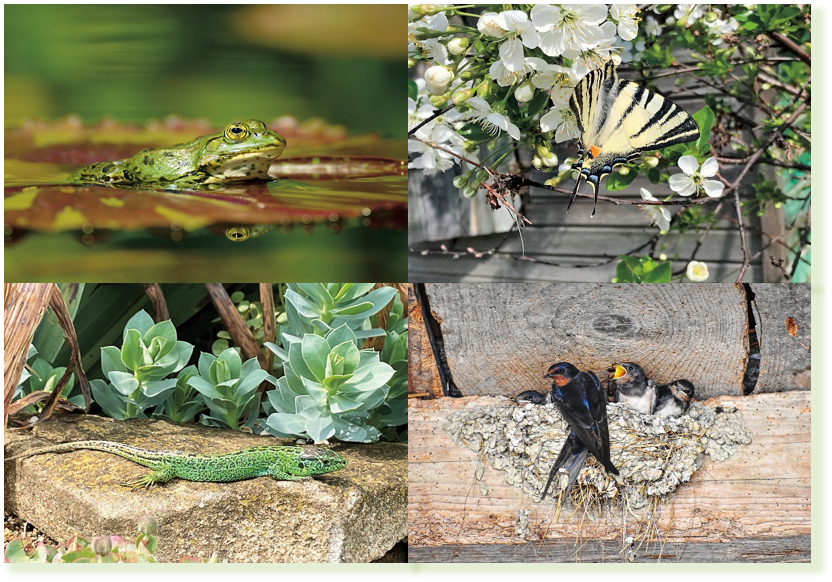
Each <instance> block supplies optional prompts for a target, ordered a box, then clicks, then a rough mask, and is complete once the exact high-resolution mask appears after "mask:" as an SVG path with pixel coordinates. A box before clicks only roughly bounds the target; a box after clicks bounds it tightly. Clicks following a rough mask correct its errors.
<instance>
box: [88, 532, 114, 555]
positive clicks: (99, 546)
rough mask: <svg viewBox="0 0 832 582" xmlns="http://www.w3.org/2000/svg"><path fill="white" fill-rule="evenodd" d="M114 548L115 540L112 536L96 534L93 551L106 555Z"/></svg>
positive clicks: (93, 539)
mask: <svg viewBox="0 0 832 582" xmlns="http://www.w3.org/2000/svg"><path fill="white" fill-rule="evenodd" d="M112 549H113V542H112V541H111V540H110V536H96V537H94V538H92V551H93V552H95V553H96V554H98V555H99V556H106V555H107V554H109V553H110V552H111V551H112Z"/></svg>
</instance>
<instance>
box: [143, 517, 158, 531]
mask: <svg viewBox="0 0 832 582" xmlns="http://www.w3.org/2000/svg"><path fill="white" fill-rule="evenodd" d="M157 527H158V526H157V524H156V520H155V519H153V518H152V517H143V518H141V519H140V520H139V532H140V533H143V534H151V535H153V534H155V533H156V528H157Z"/></svg>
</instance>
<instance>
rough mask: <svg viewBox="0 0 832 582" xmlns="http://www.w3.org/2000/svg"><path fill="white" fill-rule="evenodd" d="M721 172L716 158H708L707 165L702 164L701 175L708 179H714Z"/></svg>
mask: <svg viewBox="0 0 832 582" xmlns="http://www.w3.org/2000/svg"><path fill="white" fill-rule="evenodd" d="M718 171H719V163H718V162H717V161H716V158H713V157H712V158H708V159H707V160H705V163H703V164H702V170H701V172H700V173H701V174H702V175H703V176H705V177H706V178H713V177H714V176H716V173H717V172H718Z"/></svg>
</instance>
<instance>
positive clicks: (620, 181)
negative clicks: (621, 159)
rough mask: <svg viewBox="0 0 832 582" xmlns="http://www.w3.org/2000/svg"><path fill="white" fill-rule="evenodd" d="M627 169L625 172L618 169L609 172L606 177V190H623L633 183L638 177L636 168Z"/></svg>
mask: <svg viewBox="0 0 832 582" xmlns="http://www.w3.org/2000/svg"><path fill="white" fill-rule="evenodd" d="M627 169H628V170H629V171H628V172H627V173H626V174H622V173H621V172H620V171H619V172H613V173H612V174H610V176H609V178H607V190H609V191H610V192H616V191H618V190H623V189H624V188H626V187H627V186H629V185H630V184H632V183H633V180H635V179H636V178H637V177H638V170H636V169H634V168H627Z"/></svg>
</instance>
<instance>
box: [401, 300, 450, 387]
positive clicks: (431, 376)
mask: <svg viewBox="0 0 832 582" xmlns="http://www.w3.org/2000/svg"><path fill="white" fill-rule="evenodd" d="M407 311H408V317H409V319H408V325H407V341H408V346H409V347H408V365H407V391H408V393H409V394H428V395H429V396H430V397H431V398H440V397H441V396H442V395H443V394H442V383H441V382H440V381H439V373H438V372H437V371H436V359H435V358H434V357H433V351H432V350H431V347H430V340H428V335H427V332H426V331H425V322H424V321H423V320H422V309H421V306H420V305H419V302H418V301H417V300H416V295H415V294H414V293H413V285H408V295H407Z"/></svg>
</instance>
